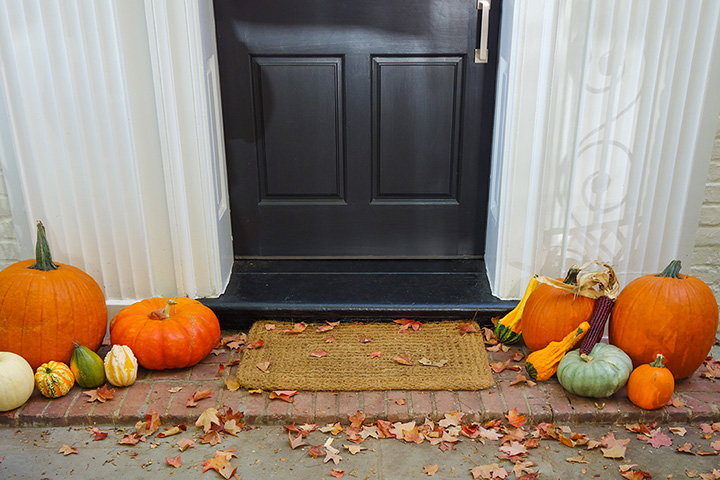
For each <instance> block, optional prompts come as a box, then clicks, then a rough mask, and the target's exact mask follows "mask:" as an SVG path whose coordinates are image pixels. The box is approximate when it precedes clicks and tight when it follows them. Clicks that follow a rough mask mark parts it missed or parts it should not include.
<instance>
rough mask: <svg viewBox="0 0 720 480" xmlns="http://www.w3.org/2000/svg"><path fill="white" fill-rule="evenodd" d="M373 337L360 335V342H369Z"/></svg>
mask: <svg viewBox="0 0 720 480" xmlns="http://www.w3.org/2000/svg"><path fill="white" fill-rule="evenodd" d="M372 341H373V339H372V338H370V337H360V343H370V342H372Z"/></svg>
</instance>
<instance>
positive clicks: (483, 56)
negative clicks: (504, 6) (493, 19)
mask: <svg viewBox="0 0 720 480" xmlns="http://www.w3.org/2000/svg"><path fill="white" fill-rule="evenodd" d="M477 9H478V10H482V18H481V19H480V48H476V49H475V63H487V62H488V29H489V27H490V0H477Z"/></svg>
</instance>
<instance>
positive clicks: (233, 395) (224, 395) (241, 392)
mask: <svg viewBox="0 0 720 480" xmlns="http://www.w3.org/2000/svg"><path fill="white" fill-rule="evenodd" d="M250 395H251V394H250V393H248V391H247V390H245V389H244V388H239V389H237V390H235V391H234V392H231V391H230V390H228V389H227V388H223V389H222V390H221V397H220V405H222V406H224V407H231V408H232V409H233V410H234V411H236V412H242V411H244V410H245V399H246V398H247V397H248V396H250Z"/></svg>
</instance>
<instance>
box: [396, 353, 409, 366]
mask: <svg viewBox="0 0 720 480" xmlns="http://www.w3.org/2000/svg"><path fill="white" fill-rule="evenodd" d="M393 360H395V361H396V362H397V363H399V364H400V365H412V360H410V355H408V354H407V353H401V354H400V355H399V356H395V357H393Z"/></svg>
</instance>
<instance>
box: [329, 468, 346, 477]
mask: <svg viewBox="0 0 720 480" xmlns="http://www.w3.org/2000/svg"><path fill="white" fill-rule="evenodd" d="M330 475H332V476H333V477H335V478H342V476H343V475H345V470H338V469H337V468H333V469H332V470H331V471H330Z"/></svg>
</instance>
